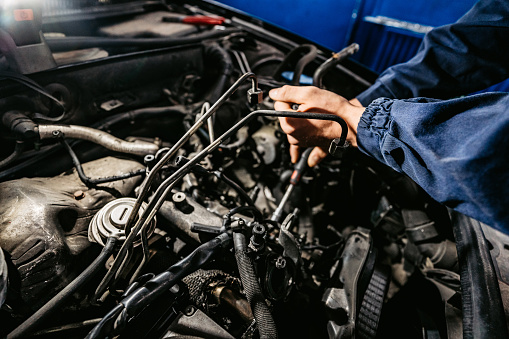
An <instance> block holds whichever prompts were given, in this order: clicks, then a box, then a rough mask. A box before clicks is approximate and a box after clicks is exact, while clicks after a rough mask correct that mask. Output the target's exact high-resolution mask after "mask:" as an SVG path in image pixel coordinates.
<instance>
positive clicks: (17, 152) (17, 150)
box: [0, 140, 25, 168]
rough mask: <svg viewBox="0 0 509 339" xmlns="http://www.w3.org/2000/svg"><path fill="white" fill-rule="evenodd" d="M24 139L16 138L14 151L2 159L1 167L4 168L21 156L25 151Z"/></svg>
mask: <svg viewBox="0 0 509 339" xmlns="http://www.w3.org/2000/svg"><path fill="white" fill-rule="evenodd" d="M24 148H25V147H24V143H23V141H20V140H16V145H15V146H14V151H13V152H12V153H11V154H10V155H9V156H8V157H7V158H5V159H4V160H2V161H0V168H4V167H5V166H8V165H9V164H12V162H13V161H15V160H16V159H18V158H19V156H20V155H21V154H22V153H23V149H24Z"/></svg>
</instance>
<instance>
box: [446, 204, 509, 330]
mask: <svg viewBox="0 0 509 339" xmlns="http://www.w3.org/2000/svg"><path fill="white" fill-rule="evenodd" d="M450 211H451V219H452V225H453V231H454V237H455V239H456V248H457V250H458V258H459V267H460V279H461V299H462V300H461V301H462V308H463V338H464V339H470V338H476V339H490V338H509V334H508V331H507V323H506V320H505V314H504V307H503V304H502V298H501V296H500V287H499V285H498V278H497V275H496V273H495V269H494V266H493V262H492V259H491V255H490V250H489V247H488V242H487V241H486V238H485V237H484V233H483V231H482V228H481V224H480V223H479V221H477V220H474V219H472V218H470V217H467V216H465V215H463V214H461V213H458V212H455V211H452V210H450Z"/></svg>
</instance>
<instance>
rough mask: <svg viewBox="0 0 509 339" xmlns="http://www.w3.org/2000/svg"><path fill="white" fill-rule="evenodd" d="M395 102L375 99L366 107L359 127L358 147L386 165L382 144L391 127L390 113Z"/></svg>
mask: <svg viewBox="0 0 509 339" xmlns="http://www.w3.org/2000/svg"><path fill="white" fill-rule="evenodd" d="M393 102H394V100H393V99H389V98H378V99H375V100H374V101H373V102H372V103H371V104H369V105H368V107H366V110H365V111H364V113H363V114H362V116H361V119H360V121H359V125H358V126H357V145H358V147H359V150H361V151H362V152H363V153H366V154H367V155H369V156H371V157H374V158H375V159H377V160H378V161H380V162H383V163H385V161H384V158H383V156H382V144H383V140H384V137H385V134H386V132H387V130H388V129H389V127H390V123H391V118H390V111H391V106H392V104H393Z"/></svg>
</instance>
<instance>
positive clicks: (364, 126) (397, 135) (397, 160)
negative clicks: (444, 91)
mask: <svg viewBox="0 0 509 339" xmlns="http://www.w3.org/2000/svg"><path fill="white" fill-rule="evenodd" d="M508 108H509V94H501V93H498V94H496V93H491V94H483V95H476V96H471V97H466V98H461V99H454V100H446V101H440V100H435V99H425V98H418V99H410V100H391V99H386V98H381V99H378V100H375V101H374V102H373V103H372V104H371V105H369V106H368V107H367V109H366V111H365V112H364V113H363V115H362V117H361V119H360V122H359V125H358V128H357V132H358V135H357V138H358V140H357V141H358V145H359V149H360V150H361V151H362V152H364V153H366V154H368V155H370V156H372V157H374V158H376V159H377V160H379V161H380V162H382V163H385V164H387V165H388V166H390V167H392V168H393V169H395V170H397V171H399V172H403V173H406V174H407V175H409V176H410V177H411V178H412V179H413V180H414V181H415V182H416V183H418V184H419V185H420V186H421V187H422V188H423V189H425V190H426V191H427V192H428V193H429V194H430V195H431V196H432V197H433V198H434V199H435V200H437V201H440V202H442V203H444V204H446V205H448V206H450V207H453V208H455V209H457V210H458V211H460V212H462V213H465V214H467V215H470V216H472V217H474V218H476V219H479V220H481V221H483V222H485V223H487V224H489V225H491V226H494V227H497V228H499V229H501V230H503V231H505V232H506V233H507V232H508V231H509V215H508V214H507V213H506V210H507V206H509V197H508V196H507V192H505V190H502V189H501V187H500V185H503V187H505V186H507V183H508V182H509V161H507V159H509V115H508V114H507V113H508V112H507V111H508Z"/></svg>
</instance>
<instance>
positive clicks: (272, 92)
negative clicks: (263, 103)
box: [269, 88, 277, 97]
mask: <svg viewBox="0 0 509 339" xmlns="http://www.w3.org/2000/svg"><path fill="white" fill-rule="evenodd" d="M276 95H277V89H276V88H273V89H271V90H270V91H269V96H270V97H275V96H276Z"/></svg>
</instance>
